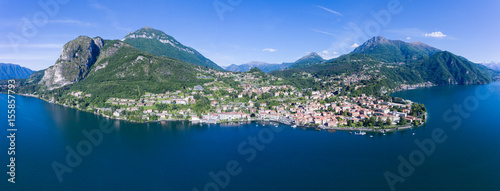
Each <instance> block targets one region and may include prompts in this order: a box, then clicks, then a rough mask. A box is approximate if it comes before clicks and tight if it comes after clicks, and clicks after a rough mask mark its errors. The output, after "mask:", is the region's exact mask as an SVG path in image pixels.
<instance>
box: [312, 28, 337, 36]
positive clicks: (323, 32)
mask: <svg viewBox="0 0 500 191" xmlns="http://www.w3.org/2000/svg"><path fill="white" fill-rule="evenodd" d="M311 30H312V31H314V32H317V33H321V34H326V35H330V36H337V35H335V34H332V33H329V32H325V31H320V30H316V29H311Z"/></svg>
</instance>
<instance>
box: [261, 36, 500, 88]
mask: <svg viewBox="0 0 500 191" xmlns="http://www.w3.org/2000/svg"><path fill="white" fill-rule="evenodd" d="M304 72H306V73H309V75H311V76H310V77H312V78H332V77H339V76H344V77H345V76H350V75H357V76H358V77H359V78H361V76H370V77H371V78H372V79H378V80H380V81H384V83H385V84H388V85H390V86H392V87H394V86H396V85H397V84H418V83H425V82H431V83H433V84H437V85H447V84H485V83H489V82H491V81H492V80H493V78H494V77H495V76H498V72H495V71H492V70H490V69H487V68H486V67H484V66H482V65H479V64H475V63H472V62H470V61H468V60H467V59H465V58H463V57H460V56H457V55H454V54H452V53H450V52H447V51H440V50H439V49H436V48H433V47H430V46H428V45H425V44H423V43H420V42H413V43H406V42H403V41H393V40H387V39H385V38H383V37H374V38H372V39H370V40H368V41H367V42H365V43H364V44H363V45H361V46H359V47H358V48H356V49H355V50H354V51H353V52H352V53H350V54H346V55H343V56H340V57H338V58H336V59H332V60H329V61H326V62H324V63H322V64H317V65H312V66H309V67H305V68H300V69H286V70H282V71H275V72H272V73H271V74H272V75H277V76H280V77H283V78H285V79H288V80H289V81H290V83H294V84H297V85H298V86H300V87H303V88H306V87H311V86H318V85H319V86H321V84H315V83H314V81H312V80H311V79H307V78H306V77H304V75H303V73H304Z"/></svg>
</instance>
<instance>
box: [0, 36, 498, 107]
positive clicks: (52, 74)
mask: <svg viewBox="0 0 500 191" xmlns="http://www.w3.org/2000/svg"><path fill="white" fill-rule="evenodd" d="M252 68H253V70H252ZM209 69H216V70H220V71H222V70H223V69H222V68H221V67H220V66H218V65H216V64H215V63H213V62H212V61H210V60H209V59H207V58H205V57H204V56H203V55H201V54H200V53H199V52H197V51H196V50H194V49H192V48H190V47H187V46H185V45H182V44H181V43H180V42H178V41H176V40H175V39H174V38H173V37H171V36H169V35H166V34H165V33H164V32H162V31H159V30H156V29H152V28H150V27H145V28H142V29H139V30H137V31H136V32H133V33H129V34H127V35H126V36H125V37H124V38H123V39H122V40H105V39H102V38H100V37H94V38H91V37H87V36H79V37H77V38H76V39H74V40H72V41H70V42H68V43H66V44H65V45H64V46H63V48H62V52H61V55H60V57H59V59H58V60H57V61H56V62H55V64H54V65H53V66H51V67H49V68H47V69H46V70H42V71H39V72H35V73H33V74H32V75H31V76H30V77H29V78H28V79H26V80H24V81H22V82H20V84H22V85H23V87H20V89H23V88H24V89H26V93H33V92H40V91H49V92H53V93H57V92H59V93H63V92H60V91H66V90H71V91H84V92H86V93H91V94H95V95H99V96H100V97H101V98H103V99H104V98H105V97H110V96H117V97H138V96H139V95H141V93H144V92H164V91H166V90H179V89H184V88H186V87H193V86H195V85H199V84H202V83H207V82H210V81H213V80H211V79H210V78H206V76H205V75H208V73H210V71H209ZM226 69H227V70H230V71H240V72H246V71H257V72H259V73H260V71H264V72H269V74H270V75H274V76H278V77H282V78H283V79H284V80H285V81H286V82H289V83H290V84H291V85H295V86H297V87H299V88H310V87H322V86H324V84H318V83H315V80H314V78H329V77H339V76H342V77H346V76H349V75H353V74H355V75H358V76H370V77H369V78H371V79H375V80H376V81H379V82H381V83H383V84H381V85H380V86H377V87H379V89H380V87H384V86H387V87H392V88H393V87H395V86H397V85H398V84H418V83H426V82H431V83H433V84H437V85H448V84H485V83H489V82H492V81H493V80H494V79H498V76H499V72H495V71H493V70H490V69H488V68H487V67H486V66H483V65H479V64H475V63H472V62H470V61H468V60H467V59H465V58H463V57H460V56H457V55H454V54H453V53H450V52H447V51H441V50H439V49H437V48H433V47H431V46H428V45H426V44H423V43H420V42H412V43H407V42H403V41H397V40H388V39H385V38H384V37H374V38H372V39H370V40H368V41H366V42H365V43H364V44H362V45H361V46H359V47H357V48H356V49H355V50H353V51H352V52H351V53H349V54H346V55H342V56H340V57H338V58H335V59H331V60H328V61H325V60H324V59H323V58H321V56H319V55H318V54H316V53H310V54H308V55H307V56H304V57H302V58H301V59H298V60H297V61H295V62H292V63H282V64H267V63H258V62H253V63H249V64H245V65H240V66H235V65H233V66H229V67H227V68H226ZM2 71H3V70H2ZM304 72H306V73H309V74H308V75H309V77H313V79H311V78H309V79H304V77H303V74H304ZM106 99H107V98H106Z"/></svg>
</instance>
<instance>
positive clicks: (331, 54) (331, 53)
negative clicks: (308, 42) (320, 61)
mask: <svg viewBox="0 0 500 191" xmlns="http://www.w3.org/2000/svg"><path fill="white" fill-rule="evenodd" d="M319 55H320V56H321V57H323V58H324V59H327V60H329V59H332V58H336V57H338V56H339V53H338V52H337V51H328V50H324V51H322V52H321V53H319Z"/></svg>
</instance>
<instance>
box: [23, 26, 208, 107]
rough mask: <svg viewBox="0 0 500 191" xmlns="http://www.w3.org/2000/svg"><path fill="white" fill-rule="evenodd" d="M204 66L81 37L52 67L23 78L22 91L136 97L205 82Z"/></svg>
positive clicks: (65, 46) (111, 41)
mask: <svg viewBox="0 0 500 191" xmlns="http://www.w3.org/2000/svg"><path fill="white" fill-rule="evenodd" d="M203 68H205V67H202V66H197V65H194V64H191V63H185V62H183V61H181V60H178V59H174V58H169V57H165V56H157V55H153V54H150V53H147V52H144V51H141V50H139V49H137V48H135V47H133V46H131V45H130V44H127V43H125V42H123V41H120V40H103V39H101V38H99V37H96V38H90V37H86V36H80V37H78V38H76V39H75V40H72V41H70V42H68V43H67V44H66V45H64V47H63V50H62V53H61V56H60V58H59V59H58V60H57V62H56V63H55V65H54V66H51V67H49V68H48V69H47V70H45V71H42V72H41V73H40V74H37V75H36V76H33V75H32V77H30V78H33V79H31V80H30V82H29V83H28V80H27V81H26V85H29V88H27V89H25V90H29V91H25V93H33V92H40V91H44V92H51V91H52V92H55V93H58V94H60V93H63V92H61V91H66V90H71V91H84V92H85V93H89V94H94V95H98V96H100V97H110V96H117V97H139V95H140V93H145V92H154V93H157V92H164V91H167V90H171V91H172V90H179V89H183V88H187V87H194V86H195V85H199V84H200V83H205V82H206V81H207V80H203V79H198V78H197V77H196V75H197V74H198V73H199V72H201V71H202V69H203ZM42 76H43V77H42ZM23 90H24V89H23Z"/></svg>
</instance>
